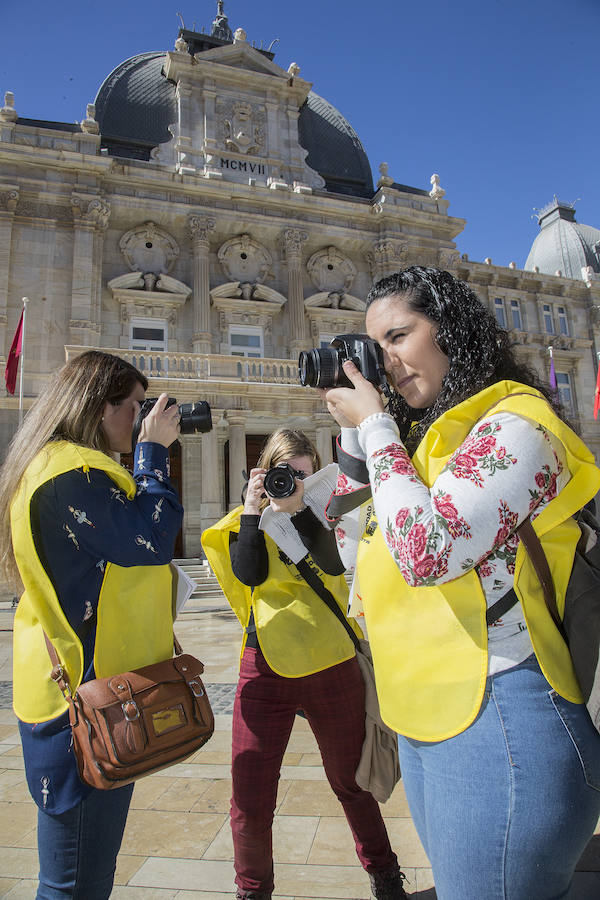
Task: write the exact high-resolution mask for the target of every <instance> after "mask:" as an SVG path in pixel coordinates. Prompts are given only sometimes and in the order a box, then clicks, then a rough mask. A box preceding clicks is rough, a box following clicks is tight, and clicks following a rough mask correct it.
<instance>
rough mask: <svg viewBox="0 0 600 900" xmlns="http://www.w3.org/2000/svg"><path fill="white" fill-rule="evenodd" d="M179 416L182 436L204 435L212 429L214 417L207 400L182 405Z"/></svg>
mask: <svg viewBox="0 0 600 900" xmlns="http://www.w3.org/2000/svg"><path fill="white" fill-rule="evenodd" d="M179 414H180V416H181V422H180V425H181V433H182V434H197V432H199V431H200V432H201V433H202V434H204V433H205V432H207V431H210V430H211V429H212V416H211V414H210V406H209V404H208V403H207V402H206V400H198V401H197V402H196V403H180V405H179Z"/></svg>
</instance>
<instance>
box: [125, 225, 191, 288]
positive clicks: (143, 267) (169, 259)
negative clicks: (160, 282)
mask: <svg viewBox="0 0 600 900" xmlns="http://www.w3.org/2000/svg"><path fill="white" fill-rule="evenodd" d="M119 250H120V251H121V253H122V254H123V256H124V257H125V261H126V263H127V265H128V266H129V268H130V269H131V271H132V272H142V274H144V275H145V274H147V273H152V274H154V275H156V276H158V275H161V274H162V273H165V274H166V273H167V272H168V271H169V269H170V268H171V266H172V265H173V262H174V261H175V260H176V259H177V257H178V256H179V245H178V243H177V241H176V240H175V238H173V237H172V236H171V235H170V234H168V232H166V231H165V230H164V229H163V228H160V227H159V226H158V225H155V223H154V222H144V224H143V225H138V226H137V227H136V228H132V229H131V230H130V231H127V232H126V233H125V234H124V235H123V237H122V238H121V240H120V241H119Z"/></svg>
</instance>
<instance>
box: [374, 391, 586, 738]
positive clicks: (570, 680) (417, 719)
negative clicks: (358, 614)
mask: <svg viewBox="0 0 600 900" xmlns="http://www.w3.org/2000/svg"><path fill="white" fill-rule="evenodd" d="M492 408H493V411H494V412H495V413H496V412H511V413H516V414H518V415H522V416H526V417H527V418H529V419H531V420H532V421H533V422H539V423H540V424H541V425H543V426H544V428H546V429H547V430H548V431H549V432H550V433H551V434H553V435H554V436H555V437H556V438H558V440H560V442H561V443H562V444H563V447H564V449H565V453H566V458H567V465H568V469H569V472H570V474H571V478H570V480H569V482H568V483H567V485H566V486H565V487H564V488H563V490H562V491H561V492H560V494H559V495H558V496H557V497H556V498H555V499H553V500H551V501H550V502H549V503H548V504H547V505H546V506H545V507H544V509H543V510H542V512H541V513H540V514H539V516H538V517H537V518H536V519H535V522H534V527H535V530H536V532H537V535H538V537H539V538H540V540H541V543H542V545H543V547H544V550H545V552H546V555H547V557H548V562H549V564H550V569H551V571H552V577H553V580H554V585H555V588H556V598H557V604H558V608H559V612H560V613H561V614H562V612H563V609H564V598H565V591H566V588H567V584H568V581H569V575H570V572H571V568H572V565H573V557H574V553H575V546H576V544H577V540H578V538H579V535H580V530H579V527H578V525H577V524H576V523H575V521H574V520H573V519H572V518H571V516H572V515H573V514H574V513H575V512H577V510H579V509H580V508H581V507H582V506H583V505H584V504H585V503H587V501H588V500H590V499H591V498H592V497H593V496H594V495H595V494H596V493H597V491H598V490H599V489H600V470H599V469H598V468H597V467H596V465H595V463H594V458H593V456H592V454H591V453H590V451H589V450H588V448H587V447H586V446H585V444H584V443H583V442H582V441H581V440H580V439H579V438H578V437H577V435H576V434H575V433H574V432H573V431H572V430H571V429H570V428H568V426H567V425H565V423H564V422H562V421H561V420H560V419H559V418H558V416H556V415H555V413H554V412H553V411H552V409H551V407H550V405H549V404H548V402H547V400H546V399H545V398H544V397H543V396H542V394H540V393H539V392H538V391H536V390H535V389H533V388H530V387H528V386H526V385H522V384H518V383H516V382H511V381H503V382H499V383H497V384H494V385H492V386H491V387H489V388H486V389H485V390H483V391H481V392H480V393H478V394H476V395H475V396H473V397H470V398H469V399H468V400H465V401H464V402H463V403H460V404H459V405H457V406H455V407H454V408H453V409H451V410H449V411H448V412H446V413H444V414H443V415H442V416H440V418H439V419H438V420H437V421H436V422H435V423H434V424H433V425H432V426H431V427H430V428H429V429H428V431H427V433H426V434H425V436H424V438H423V440H422V441H421V443H420V444H419V446H418V448H417V450H416V452H415V454H414V457H413V460H412V462H413V464H414V466H415V468H416V470H417V472H418V474H419V476H420V478H421V479H422V481H423V482H424V483H425V484H426V485H427V486H428V487H431V486H432V485H433V483H434V482H435V480H436V478H437V477H438V475H439V474H440V472H441V471H442V469H443V468H444V466H445V465H446V463H447V462H448V460H449V459H450V457H451V456H452V454H453V453H454V452H455V451H456V450H457V449H458V448H459V447H460V445H461V444H462V442H463V441H464V440H465V438H466V437H467V435H468V433H469V432H470V431H471V429H472V428H473V426H474V425H475V423H476V422H477V421H479V420H480V419H481V418H483V417H485V416H486V415H487V414H488V413H489V412H490V411H491V410H492ZM357 572H358V582H359V584H360V593H361V598H362V602H363V605H364V610H365V617H366V622H367V627H368V632H369V640H370V643H371V649H372V652H373V662H374V667H375V675H376V681H377V690H378V694H379V702H380V706H381V713H382V717H383V720H384V721H385V722H386V723H387V724H388V725H389V726H390V727H391V728H393V729H394V730H395V731H397V732H399V733H400V734H403V735H406V736H407V737H411V738H415V739H417V740H424V741H439V740H445V739H446V738H449V737H452V736H454V735H456V734H459V733H460V732H461V731H464V729H465V728H467V727H468V726H469V725H470V724H471V723H472V722H473V720H474V719H475V717H476V716H477V713H478V711H479V708H480V706H481V701H482V698H483V693H484V688H485V681H486V676H487V669H488V652H487V626H486V621H485V614H486V604H485V597H484V593H483V590H482V587H481V582H480V580H479V578H478V576H477V574H476V572H475V570H474V569H472V570H471V571H469V572H466V573H465V574H464V575H461V576H459V577H457V578H455V579H453V580H452V581H449V582H446V583H445V584H439V585H435V586H428V587H410V586H408V585H407V583H406V582H405V580H404V578H403V577H402V575H401V574H400V571H399V569H398V567H397V565H396V563H395V562H394V560H393V558H392V555H391V553H390V552H389V550H388V548H387V545H386V543H385V541H384V538H383V536H382V534H381V529H380V528H377V529H376V530H375V531H374V533H373V528H372V525H371V527H367V528H366V530H365V533H364V535H363V537H362V539H361V541H360V543H359V549H358V558H357ZM514 589H515V592H516V594H517V596H518V597H519V600H520V601H521V603H522V606H523V611H524V614H525V619H526V622H527V627H528V629H529V633H530V636H531V641H532V644H533V648H534V650H535V653H536V656H537V658H538V660H539V663H540V666H541V669H542V671H543V673H544V675H545V677H546V678H547V680H548V681H549V682H550V684H551V685H552V687H553V688H554V689H555V690H556V691H557V692H558V693H559V694H560V695H561V696H563V697H565V698H566V699H567V700H570V701H571V702H574V703H581V702H582V696H581V692H580V689H579V685H578V683H577V679H576V676H575V672H574V670H573V665H572V663H571V657H570V655H569V651H568V648H567V646H566V644H565V643H564V641H563V640H562V638H561V637H560V635H559V632H558V630H557V629H556V626H555V625H554V623H553V621H552V618H551V616H550V614H549V613H548V611H547V609H546V604H545V602H544V599H543V593H542V589H541V586H540V584H539V581H538V579H537V576H536V574H535V570H534V568H533V565H532V564H531V561H530V559H529V557H528V556H527V554H526V552H525V550H524V547H523V545H522V544H519V547H518V550H517V556H516V562H515V581H514Z"/></svg>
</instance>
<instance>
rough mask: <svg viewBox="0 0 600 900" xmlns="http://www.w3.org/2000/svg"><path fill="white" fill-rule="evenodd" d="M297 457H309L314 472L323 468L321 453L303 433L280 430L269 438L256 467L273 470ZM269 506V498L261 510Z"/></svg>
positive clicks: (292, 430)
mask: <svg viewBox="0 0 600 900" xmlns="http://www.w3.org/2000/svg"><path fill="white" fill-rule="evenodd" d="M295 456H308V457H309V458H310V460H311V462H312V469H313V472H317V471H318V470H319V469H320V468H321V457H320V456H319V452H318V450H317V448H316V447H315V445H314V444H313V442H312V441H311V440H310V438H308V437H307V436H306V435H305V434H304V432H303V431H297V430H295V429H293V428H278V429H277V431H274V432H273V434H271V435H270V436H269V437H268V438H267V440H266V442H265V444H264V446H263V448H262V450H261V452H260V456H259V458H258V462H257V464H256V465H257V466H258V467H259V468H262V469H272V468H273V466H278V465H279V464H280V463H283V462H287V461H288V460H289V459H293V458H294V457H295ZM268 505H269V498H268V497H265V498H263V499H262V500H261V503H260V508H261V510H262V509H264V508H265V507H266V506H268Z"/></svg>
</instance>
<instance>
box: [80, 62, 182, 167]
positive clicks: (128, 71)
mask: <svg viewBox="0 0 600 900" xmlns="http://www.w3.org/2000/svg"><path fill="white" fill-rule="evenodd" d="M164 58H165V54H164V53H161V52H158V51H157V52H154V53H140V54H139V55H138V56H133V57H131V59H126V60H125V62H122V63H121V65H120V66H117V68H116V69H114V70H113V71H112V72H111V73H110V75H109V76H108V78H107V79H106V80H105V81H104V83H103V84H102V86H101V88H100V90H99V91H98V95H97V96H96V121H97V122H98V124H99V126H100V132H101V134H102V138H103V145H106V146H109V149H111V147H110V145H111V139H113V138H116V139H117V142H118V144H122V145H123V146H124V148H125V146H126V145H127V144H131V145H133V147H140V146H144V145H146V146H147V148H148V151H150V150H151V149H152V147H156V146H157V144H162V143H164V142H165V141H168V140H170V139H171V137H172V135H171V133H170V132H169V131H168V130H167V127H168V126H169V125H172V124H173V123H174V122H176V121H177V101H176V98H175V85H174V84H173V83H172V82H170V81H167V79H166V78H165V76H164V75H163V74H162V67H163V62H164ZM104 139H106V141H105V140H104ZM133 147H132V149H133ZM122 155H125V154H122ZM146 158H149V155H148V156H147V157H146Z"/></svg>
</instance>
